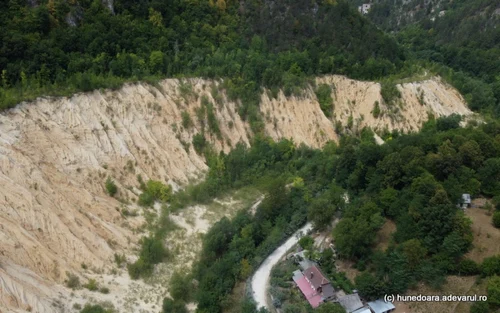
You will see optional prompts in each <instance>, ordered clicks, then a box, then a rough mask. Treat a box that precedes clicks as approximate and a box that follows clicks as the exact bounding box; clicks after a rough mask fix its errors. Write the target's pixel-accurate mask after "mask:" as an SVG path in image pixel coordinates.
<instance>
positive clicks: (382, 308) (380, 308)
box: [368, 299, 396, 313]
mask: <svg viewBox="0 0 500 313" xmlns="http://www.w3.org/2000/svg"><path fill="white" fill-rule="evenodd" d="M368 306H369V307H370V308H371V309H372V311H373V313H384V312H388V311H390V310H394V309H395V308H396V307H395V306H394V304H392V303H391V302H385V301H384V300H380V299H379V300H376V301H372V302H368Z"/></svg>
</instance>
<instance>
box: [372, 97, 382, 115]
mask: <svg viewBox="0 0 500 313" xmlns="http://www.w3.org/2000/svg"><path fill="white" fill-rule="evenodd" d="M372 114H373V117H374V118H378V117H379V116H380V104H379V103H378V101H375V104H374V105H373V110H372Z"/></svg>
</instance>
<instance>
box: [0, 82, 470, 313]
mask: <svg viewBox="0 0 500 313" xmlns="http://www.w3.org/2000/svg"><path fill="white" fill-rule="evenodd" d="M317 83H327V84H330V85H332V90H333V92H332V98H333V99H334V106H335V109H334V117H335V119H336V120H339V121H341V123H342V124H343V125H344V126H345V127H350V129H349V130H348V131H355V130H356V129H360V128H361V127H363V126H371V127H373V128H377V129H379V130H381V129H383V128H386V127H387V128H388V129H389V130H391V129H403V130H406V131H408V130H416V129H418V128H419V127H420V124H421V122H422V121H425V120H426V119H427V117H428V113H433V114H434V115H436V116H441V115H448V114H451V113H460V114H464V115H469V114H471V112H470V111H469V110H468V109H467V108H466V106H465V103H464V101H463V99H462V98H461V97H460V95H458V93H457V92H456V91H455V90H453V89H452V88H450V87H449V86H447V85H445V84H443V83H442V82H441V81H440V80H439V79H437V78H434V79H431V80H428V81H423V82H420V83H411V84H404V85H402V86H399V88H400V90H401V92H402V99H403V101H402V102H401V103H402V104H401V105H400V106H396V107H394V106H392V107H386V106H385V105H384V104H383V101H382V99H381V96H380V85H379V84H376V83H372V82H359V81H354V80H350V79H347V78H345V77H341V76H329V77H323V78H318V79H317ZM217 89H219V87H218V83H217V82H212V81H206V80H201V79H193V80H189V81H186V82H184V83H180V82H179V81H178V80H165V81H163V82H161V83H160V84H158V85H157V86H150V85H146V84H134V85H127V86H124V87H123V88H121V89H120V90H118V91H94V92H92V93H86V94H78V95H75V96H73V97H71V98H58V99H39V100H37V101H35V102H33V103H25V104H21V105H19V106H18V107H16V108H15V109H12V110H9V111H7V112H4V113H2V114H0V185H1V188H0V241H1V242H2V244H1V245H0V287H1V288H0V308H2V307H5V308H10V309H12V310H14V309H16V310H20V311H22V310H31V311H32V312H54V311H56V312H57V311H65V310H66V309H65V308H66V307H67V305H68V304H69V303H64V302H65V300H61V299H65V297H66V298H67V297H68V295H69V294H70V291H69V290H68V289H66V288H65V287H63V286H62V284H63V282H64V280H65V279H66V278H67V274H66V273H67V272H72V273H76V274H78V273H82V272H83V269H82V263H84V264H85V265H86V266H85V267H87V266H88V267H91V268H92V269H93V271H94V272H96V273H98V272H101V273H102V272H104V271H105V272H108V271H110V270H111V269H112V267H113V264H112V262H113V261H112V260H113V255H114V253H115V252H119V253H122V252H123V253H125V254H126V255H128V256H130V258H133V256H134V255H135V254H136V253H135V252H134V251H133V250H134V249H135V247H136V246H137V245H136V243H137V240H138V238H140V236H141V234H142V233H144V229H143V228H142V225H143V224H144V223H145V220H144V218H143V217H142V216H141V214H139V216H137V217H125V214H124V213H123V212H126V211H137V212H141V209H139V208H137V206H136V205H135V204H134V203H135V200H136V199H137V196H138V194H139V193H140V192H139V190H138V189H137V186H138V182H137V175H141V176H142V177H143V178H144V179H148V178H153V179H157V180H161V181H165V182H168V183H169V184H171V185H172V186H174V188H179V187H180V186H182V185H184V184H186V183H187V182H188V181H189V180H193V179H194V180H196V179H199V178H201V177H202V176H203V172H204V171H205V170H206V169H207V166H206V164H205V161H204V158H203V157H202V156H199V155H198V154H197V153H196V152H195V150H194V148H193V145H192V144H191V142H192V139H193V136H194V135H196V134H198V133H201V131H202V129H203V128H204V129H205V132H204V133H205V137H206V139H207V140H208V141H209V142H211V143H212V145H213V146H214V147H215V149H216V150H218V151H221V150H223V151H226V152H227V151H229V150H230V149H231V147H232V146H234V145H235V144H236V143H238V142H243V143H245V144H249V142H250V138H251V136H252V133H251V131H250V127H249V125H248V124H247V123H246V122H244V121H242V119H241V118H240V117H239V115H238V113H237V104H236V103H233V102H230V101H228V100H227V99H226V97H225V95H224V92H223V90H220V92H219V96H215V97H216V98H217V99H214V97H213V96H212V94H214V95H216V93H214V92H213V90H217ZM422 94H423V96H422ZM203 96H205V101H202V99H203ZM422 97H423V99H424V101H421V100H419V98H420V99H422ZM207 99H208V100H209V102H212V103H214V105H213V108H214V109H213V111H214V113H215V117H216V120H217V123H218V126H219V129H220V136H217V135H215V134H211V132H210V131H209V128H208V126H207V125H208V124H209V123H208V121H207V117H206V114H205V115H204V116H205V117H203V118H202V119H199V118H198V117H197V116H200V114H199V112H200V111H199V108H200V107H201V106H202V105H203V104H202V103H203V102H205V106H206V100H207ZM375 101H379V103H380V108H381V111H382V112H383V113H384V114H381V115H380V116H379V117H378V118H374V117H373V115H372V114H371V113H370V112H371V111H372V110H373V107H374V103H375ZM183 112H184V113H183ZM186 112H187V113H188V114H189V116H190V118H191V120H192V123H186V117H187V114H186ZM261 112H262V116H263V119H264V121H265V124H266V125H265V131H266V132H267V134H268V135H270V136H271V137H272V138H274V139H276V140H277V139H280V138H283V137H285V138H292V139H293V140H294V142H295V143H297V144H300V143H305V144H307V145H310V146H313V147H321V146H322V145H323V144H325V143H326V142H327V141H329V140H337V134H336V133H335V126H334V124H335V123H334V122H332V121H331V120H329V119H328V118H327V117H326V116H325V115H324V114H323V112H322V111H321V109H320V106H319V104H318V102H317V100H316V97H315V95H314V92H313V90H312V89H310V90H307V91H306V92H305V93H304V95H303V96H302V97H290V98H285V97H284V96H283V94H280V96H279V97H278V99H270V98H269V97H268V96H267V93H263V96H262V105H261ZM183 115H184V123H183ZM350 116H352V117H353V119H352V120H353V125H352V126H349V125H348V120H349V117H350ZM183 124H184V125H186V126H188V125H189V124H192V125H191V126H188V127H184V126H183ZM204 125H205V126H204ZM107 177H112V178H113V179H114V181H115V182H116V184H117V185H118V188H119V193H118V194H117V196H116V199H115V198H111V197H109V196H107V194H106V192H105V188H104V181H105V180H106V178H107ZM117 199H120V201H118V200H117ZM195 235H196V234H193V236H195ZM108 298H110V299H111V298H112V297H110V296H109V297H108ZM108 298H105V299H108ZM110 301H111V300H110ZM66 302H67V301H66ZM160 302H161V297H158V299H156V300H155V302H154V303H153V304H152V308H154V307H155V305H158V304H159V303H160ZM114 303H115V305H118V306H119V305H120V302H119V301H118V300H117V302H114Z"/></svg>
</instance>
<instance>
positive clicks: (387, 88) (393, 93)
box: [380, 81, 401, 105]
mask: <svg viewBox="0 0 500 313" xmlns="http://www.w3.org/2000/svg"><path fill="white" fill-rule="evenodd" d="M380 94H381V95H382V99H384V102H385V103H386V104H387V105H390V104H394V103H395V101H396V100H397V99H399V98H401V92H400V91H399V89H398V87H397V86H396V84H395V83H394V82H391V81H384V82H382V83H381V84H380Z"/></svg>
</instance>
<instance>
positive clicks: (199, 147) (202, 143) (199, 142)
mask: <svg viewBox="0 0 500 313" xmlns="http://www.w3.org/2000/svg"><path fill="white" fill-rule="evenodd" d="M206 145H207V141H206V139H205V136H203V134H196V135H194V136H193V147H194V150H196V153H198V154H201V153H202V152H203V150H204V149H205V147H206Z"/></svg>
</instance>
